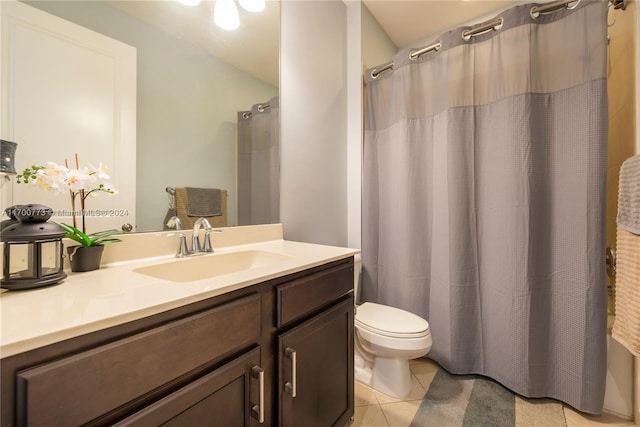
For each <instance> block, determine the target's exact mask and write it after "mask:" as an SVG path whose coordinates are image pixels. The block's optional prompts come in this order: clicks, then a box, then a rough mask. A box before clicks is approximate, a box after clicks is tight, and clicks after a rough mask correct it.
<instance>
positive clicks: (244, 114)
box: [242, 102, 271, 119]
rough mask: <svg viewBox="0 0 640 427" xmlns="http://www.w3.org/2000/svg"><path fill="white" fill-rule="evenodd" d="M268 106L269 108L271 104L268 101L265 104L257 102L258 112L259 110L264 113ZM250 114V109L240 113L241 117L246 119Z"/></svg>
mask: <svg viewBox="0 0 640 427" xmlns="http://www.w3.org/2000/svg"><path fill="white" fill-rule="evenodd" d="M269 108H271V104H270V103H268V102H267V103H266V104H258V112H260V113H264V112H265V111H266V110H268V109H269ZM252 115H253V113H252V112H251V111H248V112H246V113H243V114H242V118H243V119H248V118H249V117H251V116H252Z"/></svg>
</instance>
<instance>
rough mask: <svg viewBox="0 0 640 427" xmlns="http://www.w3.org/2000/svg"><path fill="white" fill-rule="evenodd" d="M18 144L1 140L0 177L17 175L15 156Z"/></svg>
mask: <svg viewBox="0 0 640 427" xmlns="http://www.w3.org/2000/svg"><path fill="white" fill-rule="evenodd" d="M17 147H18V144H16V143H15V142H11V141H5V140H4V139H0V175H15V174H16V165H15V156H16V148H17Z"/></svg>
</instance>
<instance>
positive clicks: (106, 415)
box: [0, 241, 357, 427]
mask: <svg viewBox="0 0 640 427" xmlns="http://www.w3.org/2000/svg"><path fill="white" fill-rule="evenodd" d="M255 247H258V248H259V250H260V251H271V252H274V253H276V252H277V253H279V254H283V255H287V256H288V257H289V258H290V259H286V260H284V261H280V262H279V263H275V264H276V265H261V266H258V267H250V268H248V269H247V270H246V271H238V272H237V273H229V274H223V275H220V276H216V277H212V278H209V279H202V280H197V281H194V282H185V283H180V282H171V281H167V280H161V279H157V278H153V277H149V276H145V275H142V274H139V273H136V272H135V271H133V270H135V269H136V268H139V264H140V263H133V264H132V265H130V264H127V263H125V264H124V265H120V266H115V267H112V268H111V267H109V268H103V269H101V270H98V271H96V272H91V273H86V275H83V276H79V275H73V276H72V277H70V278H69V279H67V281H68V282H69V283H67V282H65V283H62V284H60V285H57V286H56V287H51V288H46V289H48V290H49V291H50V292H51V295H50V296H46V298H45V299H48V298H49V297H53V296H54V295H55V296H57V297H58V298H61V299H62V301H59V302H52V303H51V304H50V305H47V303H44V302H43V301H44V300H45V299H40V298H38V292H40V293H41V294H40V295H42V292H44V291H46V289H42V290H38V291H32V293H31V296H32V298H33V299H34V302H35V303H36V308H34V312H33V313H32V316H33V317H34V318H36V319H40V320H38V321H37V322H41V323H42V324H40V325H39V326H37V327H36V328H35V329H38V328H40V331H37V332H35V333H31V334H29V333H26V332H25V333H24V334H22V335H24V336H23V339H22V341H21V340H19V339H18V336H19V335H20V332H19V329H20V327H19V326H17V327H16V325H13V327H12V326H8V325H7V324H6V322H11V321H18V319H19V318H20V316H25V315H26V316H27V317H28V316H29V314H28V313H27V314H25V313H24V312H23V310H16V308H15V307H14V306H13V304H12V299H13V298H15V300H16V304H18V305H21V304H24V303H25V302H26V301H27V299H29V294H27V293H9V292H5V293H3V294H2V296H1V297H2V298H1V299H0V302H1V303H2V306H1V307H2V323H3V325H2V329H3V332H5V331H6V332H7V333H6V334H3V337H2V344H3V347H2V352H3V353H2V359H1V361H0V373H1V375H2V396H1V425H2V426H14V425H18V426H23V425H38V426H44V425H65V426H71V425H83V424H88V425H122V426H125V425H126V426H129V425H154V426H155V425H176V426H184V425H219V426H225V427H227V426H259V425H266V426H272V425H273V426H275V425H279V426H319V427H322V426H333V425H336V426H342V425H346V424H347V423H348V422H349V420H350V419H351V417H352V416H353V408H354V400H353V399H354V391H353V387H354V383H353V333H354V324H353V322H354V320H353V319H354V317H353V310H354V304H353V278H354V275H353V254H354V253H355V252H357V251H354V250H347V249H345V248H335V247H328V246H322V245H309V244H303V243H297V242H286V241H276V242H264V243H261V244H258V245H257V246H255V245H254V246H250V249H251V250H254V249H255ZM244 249H246V248H244ZM223 252H224V251H223ZM233 252H234V250H233V249H232V250H231V251H230V252H227V253H233ZM314 254H315V255H314ZM207 256H210V257H215V256H216V254H213V255H207ZM187 261H188V260H187ZM163 262H176V261H174V260H166V261H163ZM161 263H162V262H161ZM143 264H144V265H154V262H150V261H146V262H143ZM155 264H157V262H155ZM188 265H189V264H186V263H185V264H184V266H186V267H188ZM89 276H93V282H94V283H93V284H90V283H89V281H91V277H89ZM75 277H79V278H78V280H77V281H78V282H80V281H82V282H85V283H75V281H74V280H73V279H74V278H75ZM118 277H119V278H120V279H121V281H119V282H118V283H113V286H112V288H111V289H109V287H108V286H106V283H107V282H109V280H116V278H118ZM135 279H137V282H136V283H133V282H131V283H132V284H131V286H127V284H126V282H125V281H124V280H131V281H133V280H135ZM141 282H142V283H143V284H141ZM76 285H77V286H76ZM83 285H87V287H92V286H93V288H94V290H95V291H96V295H94V296H93V297H92V296H91V292H89V291H88V290H86V289H81V288H80V287H81V286H83ZM65 286H66V287H68V288H69V289H65ZM154 288H155V296H154V295H146V294H144V293H142V292H151V293H153V292H154ZM74 291H77V292H78V293H80V295H81V297H80V299H81V300H83V302H82V304H84V305H76V306H74V304H73V303H72V302H70V301H71V300H72V299H73V298H71V299H67V298H68V297H69V295H72V294H74ZM159 295H160V296H159ZM147 297H149V301H151V302H144V300H145V298H147ZM105 298H106V301H105ZM37 304H40V305H41V306H40V307H37ZM65 304H67V305H68V307H66V308H65ZM134 306H136V307H137V309H136V307H134ZM143 306H146V307H143ZM22 307H26V306H24V305H23V306H22ZM36 309H37V310H40V311H39V312H37V311H35V310H36ZM47 309H50V310H53V311H56V313H54V317H55V315H59V316H61V317H62V318H63V319H58V320H60V322H58V323H59V324H58V325H55V324H56V320H55V319H53V320H51V323H52V324H53V325H51V326H50V327H49V329H50V330H49V331H48V332H47V331H45V330H44V329H43V328H45V329H46V328H47V326H46V325H45V323H47V318H48V317H49V316H51V314H52V313H43V312H42V310H47ZM57 310H59V311H57ZM68 310H75V311H76V314H77V316H75V315H65V314H63V312H66V311H68ZM67 317H68V318H69V319H71V318H73V319H75V320H73V321H71V320H68V319H67V320H65V319H66V318H67ZM82 317H84V319H80V320H78V318H82ZM65 322H67V323H68V325H66V326H67V327H66V329H64V327H65V325H64V323H65ZM74 322H75V323H74ZM72 323H73V325H72ZM107 324H110V325H109V326H108V327H103V326H104V325H107ZM23 326H24V327H25V328H26V327H28V324H24V325H23Z"/></svg>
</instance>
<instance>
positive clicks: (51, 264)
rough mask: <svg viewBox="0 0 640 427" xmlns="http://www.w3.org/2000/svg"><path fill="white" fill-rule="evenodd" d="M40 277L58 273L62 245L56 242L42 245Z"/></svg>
mask: <svg viewBox="0 0 640 427" xmlns="http://www.w3.org/2000/svg"><path fill="white" fill-rule="evenodd" d="M41 251H42V275H43V276H46V275H48V274H53V273H57V272H58V271H60V252H61V251H62V243H61V242H60V241H59V240H58V241H52V242H44V243H42V249H41Z"/></svg>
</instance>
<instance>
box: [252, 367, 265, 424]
mask: <svg viewBox="0 0 640 427" xmlns="http://www.w3.org/2000/svg"><path fill="white" fill-rule="evenodd" d="M251 376H252V377H254V378H257V379H258V390H259V391H258V404H257V405H253V406H252V407H251V412H252V413H253V415H254V416H255V417H256V419H257V420H258V422H259V423H260V424H262V423H264V369H262V368H261V367H260V366H254V367H253V368H251Z"/></svg>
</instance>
